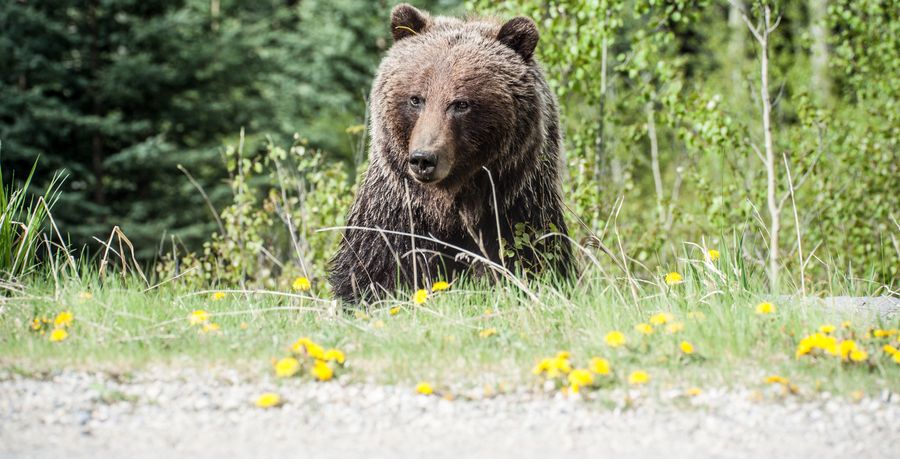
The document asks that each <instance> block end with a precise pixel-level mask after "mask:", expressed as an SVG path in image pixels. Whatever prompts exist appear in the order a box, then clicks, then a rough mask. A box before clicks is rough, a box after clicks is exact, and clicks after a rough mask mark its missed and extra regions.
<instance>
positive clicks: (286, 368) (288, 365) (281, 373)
mask: <svg viewBox="0 0 900 459" xmlns="http://www.w3.org/2000/svg"><path fill="white" fill-rule="evenodd" d="M298 371H300V361H298V360H297V359H295V358H293V357H285V358H283V359H280V360H278V361H277V362H275V376H278V377H279V378H290V377H291V376H294V375H295V374H297V372H298Z"/></svg>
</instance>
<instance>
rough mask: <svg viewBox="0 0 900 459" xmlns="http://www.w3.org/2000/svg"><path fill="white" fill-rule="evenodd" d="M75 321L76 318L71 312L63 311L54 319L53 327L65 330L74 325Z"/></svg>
mask: <svg viewBox="0 0 900 459" xmlns="http://www.w3.org/2000/svg"><path fill="white" fill-rule="evenodd" d="M73 320H75V316H74V315H72V312H71V311H63V312H60V313H59V314H57V315H56V318H55V319H53V326H54V327H56V328H65V327H68V326H69V325H72V321H73Z"/></svg>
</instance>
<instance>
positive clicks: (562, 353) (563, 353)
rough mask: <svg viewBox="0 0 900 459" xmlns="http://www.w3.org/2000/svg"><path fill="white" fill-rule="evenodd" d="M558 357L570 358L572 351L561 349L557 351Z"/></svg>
mask: <svg viewBox="0 0 900 459" xmlns="http://www.w3.org/2000/svg"><path fill="white" fill-rule="evenodd" d="M556 358H557V359H560V360H569V359H570V358H572V353H571V352H569V351H559V352H557V353H556Z"/></svg>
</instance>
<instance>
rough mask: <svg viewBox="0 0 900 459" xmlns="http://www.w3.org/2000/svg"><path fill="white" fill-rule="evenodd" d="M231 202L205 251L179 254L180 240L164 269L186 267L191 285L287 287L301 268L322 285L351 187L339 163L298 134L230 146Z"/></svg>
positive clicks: (170, 273) (171, 272) (169, 272)
mask: <svg viewBox="0 0 900 459" xmlns="http://www.w3.org/2000/svg"><path fill="white" fill-rule="evenodd" d="M225 161H226V165H227V170H228V174H229V177H230V178H229V180H228V185H229V188H230V189H231V192H232V194H233V198H232V203H231V204H230V205H228V206H227V207H225V209H224V210H222V212H221V216H220V217H217V221H219V222H220V227H219V231H218V232H216V233H213V235H212V237H211V239H210V240H209V241H207V242H205V243H204V244H203V251H202V253H201V254H199V255H196V254H193V253H189V254H188V255H187V256H185V257H183V258H182V255H181V254H179V252H178V248H177V247H175V246H174V244H173V247H172V250H173V253H172V254H170V255H169V256H168V257H167V258H166V259H165V261H164V262H162V263H160V264H158V265H157V268H158V271H159V274H160V277H162V278H169V277H174V276H177V275H179V274H181V273H184V278H185V280H186V281H187V282H189V283H191V284H192V285H197V286H202V285H210V284H214V285H215V284H219V285H252V286H257V287H262V288H281V289H288V288H289V286H290V285H291V280H292V279H294V278H295V277H298V276H302V277H306V278H308V279H310V280H311V281H312V282H313V285H314V287H315V288H317V289H319V290H320V291H322V292H324V290H325V289H324V286H325V283H324V276H325V265H326V263H327V262H328V257H327V254H331V253H334V251H335V250H336V249H337V244H338V242H339V238H340V234H341V233H340V231H320V230H322V229H323V228H327V227H334V226H340V225H342V224H343V218H344V214H345V212H346V210H347V209H348V208H349V206H350V204H351V202H352V197H353V189H351V186H350V183H351V180H350V179H349V177H348V176H347V172H346V170H345V169H344V167H343V166H342V165H341V164H340V163H334V162H326V161H324V157H323V155H322V154H321V153H320V152H318V151H315V150H311V149H310V148H308V147H307V145H306V141H305V140H304V141H295V142H294V143H293V145H291V146H290V148H289V149H284V148H282V147H279V146H277V145H275V144H274V143H273V142H272V141H271V140H270V141H269V143H267V145H266V146H265V148H264V149H262V151H260V152H258V153H256V154H249V155H248V154H246V152H244V151H243V149H242V148H241V147H240V146H238V147H233V146H229V147H227V148H226V150H225Z"/></svg>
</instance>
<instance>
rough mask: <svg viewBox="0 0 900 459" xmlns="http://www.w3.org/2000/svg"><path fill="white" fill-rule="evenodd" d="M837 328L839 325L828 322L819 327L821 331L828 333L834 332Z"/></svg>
mask: <svg viewBox="0 0 900 459" xmlns="http://www.w3.org/2000/svg"><path fill="white" fill-rule="evenodd" d="M835 330H837V327H835V326H834V325H831V324H826V325H822V326H821V327H819V331H820V332H822V333H825V334H826V335H828V334H831V333H834V331H835Z"/></svg>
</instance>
